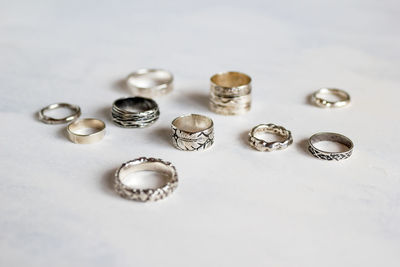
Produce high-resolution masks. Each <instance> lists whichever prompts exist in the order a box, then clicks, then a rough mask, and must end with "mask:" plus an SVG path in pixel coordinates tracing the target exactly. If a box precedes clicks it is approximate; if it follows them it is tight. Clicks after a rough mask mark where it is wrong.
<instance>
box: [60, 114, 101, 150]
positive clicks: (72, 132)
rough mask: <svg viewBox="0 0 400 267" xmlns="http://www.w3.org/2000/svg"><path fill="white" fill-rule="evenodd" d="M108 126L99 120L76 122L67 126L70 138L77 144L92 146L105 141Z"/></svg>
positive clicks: (90, 119)
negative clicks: (102, 140)
mask: <svg viewBox="0 0 400 267" xmlns="http://www.w3.org/2000/svg"><path fill="white" fill-rule="evenodd" d="M105 129H106V124H105V123H104V122H103V121H101V120H98V119H92V118H86V119H80V120H76V121H74V122H73V123H71V124H69V125H68V126H67V133H68V138H69V140H71V141H72V142H74V143H75V144H91V143H96V142H98V141H100V140H101V139H103V137H104V135H105V133H106V131H105Z"/></svg>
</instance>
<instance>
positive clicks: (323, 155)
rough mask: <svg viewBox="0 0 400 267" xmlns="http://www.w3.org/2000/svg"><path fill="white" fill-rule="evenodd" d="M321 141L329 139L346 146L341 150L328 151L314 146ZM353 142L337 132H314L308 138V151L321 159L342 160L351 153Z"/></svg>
mask: <svg viewBox="0 0 400 267" xmlns="http://www.w3.org/2000/svg"><path fill="white" fill-rule="evenodd" d="M321 141H331V142H335V143H339V144H342V145H344V146H345V147H347V149H346V150H345V151H342V152H329V151H324V150H321V149H319V148H317V147H316V146H315V144H316V143H318V142H321ZM353 148H354V144H353V142H352V141H351V140H350V139H349V138H348V137H346V136H344V135H341V134H338V133H327V132H323V133H316V134H314V135H312V136H311V137H310V139H308V151H310V153H311V154H312V155H313V156H314V157H316V158H318V159H323V160H342V159H347V158H349V157H350V156H351V154H352V153H353Z"/></svg>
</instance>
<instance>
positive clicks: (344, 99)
mask: <svg viewBox="0 0 400 267" xmlns="http://www.w3.org/2000/svg"><path fill="white" fill-rule="evenodd" d="M329 95H331V96H336V97H338V98H339V100H337V101H330V100H328V99H326V98H325V97H326V96H329ZM324 96H325V97H324ZM311 102H312V103H314V104H315V105H316V106H318V107H322V108H339V107H344V106H347V105H348V104H349V103H350V95H349V94H348V93H347V92H346V91H344V90H341V89H337V88H321V89H319V90H318V91H316V92H314V93H313V94H312V95H311Z"/></svg>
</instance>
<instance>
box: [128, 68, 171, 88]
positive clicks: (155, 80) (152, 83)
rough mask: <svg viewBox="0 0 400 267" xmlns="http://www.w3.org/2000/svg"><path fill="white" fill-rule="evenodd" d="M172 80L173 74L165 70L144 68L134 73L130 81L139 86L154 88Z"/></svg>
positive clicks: (129, 78)
mask: <svg viewBox="0 0 400 267" xmlns="http://www.w3.org/2000/svg"><path fill="white" fill-rule="evenodd" d="M171 81H172V75H171V73H169V72H168V71H165V70H154V69H151V70H142V71H138V72H135V73H132V74H131V75H130V76H129V77H128V82H129V83H130V84H131V85H133V86H135V87H137V88H153V87H157V86H160V85H163V84H168V83H170V82H171Z"/></svg>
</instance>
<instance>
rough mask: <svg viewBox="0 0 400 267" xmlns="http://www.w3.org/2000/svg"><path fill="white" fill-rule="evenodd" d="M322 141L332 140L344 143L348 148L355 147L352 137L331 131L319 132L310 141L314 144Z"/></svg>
mask: <svg viewBox="0 0 400 267" xmlns="http://www.w3.org/2000/svg"><path fill="white" fill-rule="evenodd" d="M321 141H330V142H335V143H339V144H342V145H345V146H346V147H347V148H349V149H351V148H352V147H353V143H352V142H351V140H350V139H348V138H347V137H345V136H343V135H339V134H331V133H322V134H317V135H314V136H312V137H311V139H310V143H311V144H312V145H314V144H317V143H318V142H321Z"/></svg>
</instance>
